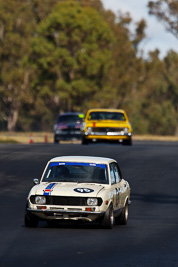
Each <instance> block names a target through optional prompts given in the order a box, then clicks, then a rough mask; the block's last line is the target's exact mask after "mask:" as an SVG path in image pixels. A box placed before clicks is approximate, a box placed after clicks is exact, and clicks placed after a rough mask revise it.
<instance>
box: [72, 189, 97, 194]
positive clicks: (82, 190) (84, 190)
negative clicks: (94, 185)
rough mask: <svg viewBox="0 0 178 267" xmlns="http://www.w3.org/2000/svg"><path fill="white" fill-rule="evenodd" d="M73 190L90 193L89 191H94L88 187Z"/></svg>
mask: <svg viewBox="0 0 178 267" xmlns="http://www.w3.org/2000/svg"><path fill="white" fill-rule="evenodd" d="M74 191H75V192H77V193H91V192H94V190H93V189H90V188H75V189H74Z"/></svg>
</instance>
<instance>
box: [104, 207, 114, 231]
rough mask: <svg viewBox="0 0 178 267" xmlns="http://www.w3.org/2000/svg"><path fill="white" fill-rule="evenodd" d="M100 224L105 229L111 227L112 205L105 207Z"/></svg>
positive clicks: (112, 222)
mask: <svg viewBox="0 0 178 267" xmlns="http://www.w3.org/2000/svg"><path fill="white" fill-rule="evenodd" d="M101 224H102V226H103V227H104V228H107V229H112V228H113V225H114V211H113V207H112V205H111V206H110V207H109V208H108V209H107V211H106V213H105V215H104V217H103V219H102V223H101Z"/></svg>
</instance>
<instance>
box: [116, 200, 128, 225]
mask: <svg viewBox="0 0 178 267" xmlns="http://www.w3.org/2000/svg"><path fill="white" fill-rule="evenodd" d="M128 215H129V204H128V201H127V202H126V204H125V207H124V208H123V210H122V212H121V214H120V215H119V216H118V217H116V218H115V223H116V224H121V225H126V224H127V221H128Z"/></svg>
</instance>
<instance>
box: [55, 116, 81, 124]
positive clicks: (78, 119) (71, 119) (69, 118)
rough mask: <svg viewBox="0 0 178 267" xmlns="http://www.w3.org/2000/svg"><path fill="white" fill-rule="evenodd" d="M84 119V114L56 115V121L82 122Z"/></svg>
mask: <svg viewBox="0 0 178 267" xmlns="http://www.w3.org/2000/svg"><path fill="white" fill-rule="evenodd" d="M83 119H84V114H76V115H61V116H59V117H58V120H57V122H58V123H61V122H82V121H83Z"/></svg>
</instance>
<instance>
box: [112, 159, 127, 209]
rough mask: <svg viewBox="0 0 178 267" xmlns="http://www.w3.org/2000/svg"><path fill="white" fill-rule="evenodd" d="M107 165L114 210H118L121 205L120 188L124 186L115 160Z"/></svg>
mask: <svg viewBox="0 0 178 267" xmlns="http://www.w3.org/2000/svg"><path fill="white" fill-rule="evenodd" d="M109 167H110V176H111V184H112V191H113V205H114V210H118V209H120V208H121V207H122V191H123V189H122V188H123V187H124V184H123V182H122V174H121V171H120V169H119V166H118V165H117V163H116V162H112V163H110V165H109Z"/></svg>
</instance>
